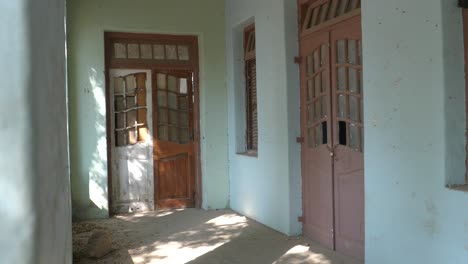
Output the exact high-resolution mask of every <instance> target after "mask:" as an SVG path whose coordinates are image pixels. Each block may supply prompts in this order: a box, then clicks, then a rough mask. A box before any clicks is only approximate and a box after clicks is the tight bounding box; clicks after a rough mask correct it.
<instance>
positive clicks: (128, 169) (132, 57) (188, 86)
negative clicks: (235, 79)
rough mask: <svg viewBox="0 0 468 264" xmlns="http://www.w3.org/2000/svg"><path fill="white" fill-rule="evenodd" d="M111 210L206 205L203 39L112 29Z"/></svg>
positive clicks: (109, 79)
mask: <svg viewBox="0 0 468 264" xmlns="http://www.w3.org/2000/svg"><path fill="white" fill-rule="evenodd" d="M105 43H106V46H105V47H106V104H107V106H106V107H107V114H106V118H107V146H108V149H107V155H108V168H109V169H108V174H109V175H108V186H109V209H110V212H111V214H115V213H126V212H133V211H145V210H154V209H161V208H187V207H197V208H199V207H200V206H201V201H202V200H201V199H202V197H201V167H200V137H199V131H200V127H199V88H198V81H199V78H198V39H197V37H196V36H180V35H159V34H134V33H119V32H106V33H105Z"/></svg>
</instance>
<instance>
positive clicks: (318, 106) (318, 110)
mask: <svg viewBox="0 0 468 264" xmlns="http://www.w3.org/2000/svg"><path fill="white" fill-rule="evenodd" d="M314 106H315V107H314V108H315V111H314V114H315V115H314V121H317V120H319V119H320V117H321V116H322V111H321V110H322V106H321V101H320V99H319V100H317V101H315V103H314Z"/></svg>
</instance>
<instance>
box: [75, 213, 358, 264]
mask: <svg viewBox="0 0 468 264" xmlns="http://www.w3.org/2000/svg"><path fill="white" fill-rule="evenodd" d="M96 229H104V230H108V231H109V232H110V233H111V234H112V239H113V248H114V250H113V251H112V252H111V253H109V254H108V255H106V256H105V257H103V258H102V259H100V260H93V259H88V258H86V257H85V252H84V248H85V246H86V243H87V240H88V238H89V237H90V236H91V234H92V231H93V230H96ZM73 255H74V256H73V258H74V263H81V264H84V263H121V264H140V263H200V264H212V263H213V264H214V263H216V264H218V263H242V264H244V263H245V264H248V263H254V264H262V263H275V264H277V263H278V264H279V263H292V264H295V263H313V264H361V263H360V262H358V261H355V260H353V259H350V258H346V257H344V256H341V255H340V254H337V253H336V252H333V251H330V250H327V249H325V248H322V247H321V246H318V245H316V244H314V243H311V242H308V241H305V240H304V239H302V238H289V237H287V236H284V235H282V234H280V233H278V232H276V231H273V230H271V229H269V228H267V227H265V226H263V225H261V224H259V223H257V222H255V221H252V220H250V219H247V218H245V217H243V216H241V215H238V214H236V213H234V212H232V211H228V210H223V211H202V210H196V209H187V210H179V211H177V210H176V211H158V212H149V213H138V214H134V215H121V216H116V217H114V218H111V219H105V220H96V221H88V222H81V223H76V224H74V225H73Z"/></svg>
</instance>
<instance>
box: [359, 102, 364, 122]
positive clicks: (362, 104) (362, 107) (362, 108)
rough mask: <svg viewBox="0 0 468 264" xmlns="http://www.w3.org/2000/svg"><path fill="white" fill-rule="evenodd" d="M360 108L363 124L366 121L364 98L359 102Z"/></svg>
mask: <svg viewBox="0 0 468 264" xmlns="http://www.w3.org/2000/svg"><path fill="white" fill-rule="evenodd" d="M359 106H360V109H359V116H360V117H361V119H360V120H361V122H363V121H364V100H363V98H362V97H361V100H359Z"/></svg>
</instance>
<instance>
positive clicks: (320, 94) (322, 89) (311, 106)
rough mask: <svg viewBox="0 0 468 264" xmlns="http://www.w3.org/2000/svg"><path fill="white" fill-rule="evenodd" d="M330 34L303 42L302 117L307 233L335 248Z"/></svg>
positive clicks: (322, 34) (305, 231) (316, 36)
mask: <svg viewBox="0 0 468 264" xmlns="http://www.w3.org/2000/svg"><path fill="white" fill-rule="evenodd" d="M329 53H330V49H329V32H322V33H320V34H316V35H311V36H309V37H307V38H305V39H303V40H302V45H301V54H302V55H303V57H302V58H303V61H304V62H305V63H302V64H301V65H302V67H301V79H302V81H301V83H302V89H301V104H302V107H301V109H302V111H301V118H302V135H306V136H305V139H304V145H303V148H302V169H303V182H302V185H303V210H304V220H305V221H304V234H305V235H306V236H307V237H310V238H312V239H313V240H316V241H318V242H320V243H322V244H323V245H325V246H328V247H330V248H332V247H333V178H332V173H333V171H332V157H331V156H330V148H331V146H332V142H331V138H332V137H331V135H332V134H331V119H330V114H329V113H330V112H331V106H330V94H331V90H330V60H329V57H330V55H329Z"/></svg>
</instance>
